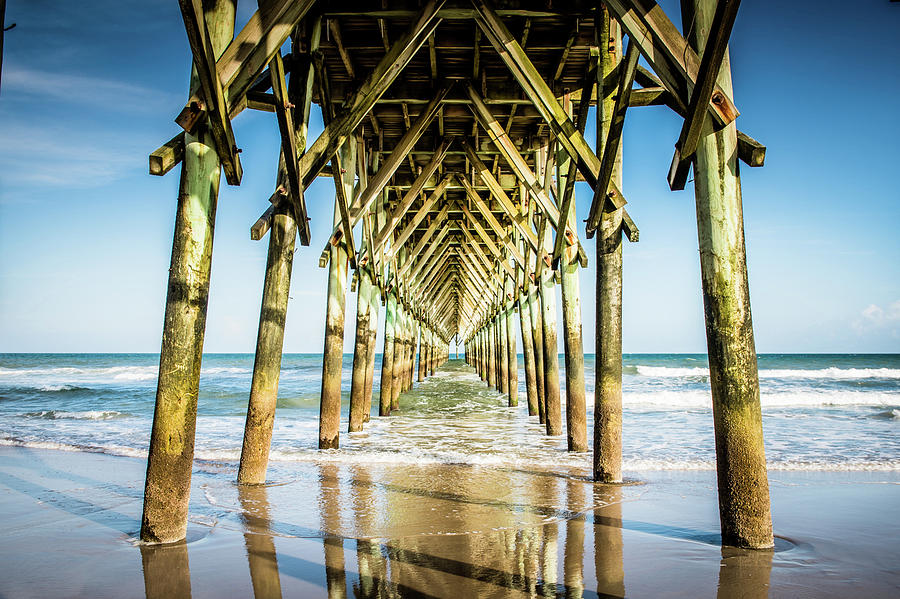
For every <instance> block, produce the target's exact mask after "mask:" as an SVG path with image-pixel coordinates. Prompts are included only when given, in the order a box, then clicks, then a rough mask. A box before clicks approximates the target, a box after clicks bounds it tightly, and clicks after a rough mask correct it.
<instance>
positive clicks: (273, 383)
mask: <svg viewBox="0 0 900 599" xmlns="http://www.w3.org/2000/svg"><path fill="white" fill-rule="evenodd" d="M291 212H292V210H291V207H290V205H289V204H288V202H281V203H279V204H278V206H276V207H275V212H274V215H273V217H272V227H271V229H270V230H269V254H268V258H267V261H266V276H265V282H264V284H263V296H262V307H261V308H260V313H259V332H258V333H257V337H256V358H255V360H254V362H253V378H252V381H251V383H250V402H249V405H248V407H247V421H246V424H245V426H244V442H243V445H242V447H241V461H240V467H239V469H238V483H241V484H262V483H264V482H266V468H267V467H268V464H269V449H270V446H271V444H272V427H273V426H274V424H275V404H276V402H277V401H278V379H279V375H280V373H281V352H282V348H283V344H284V323H285V318H286V316H287V305H288V296H289V294H290V290H291V267H292V265H293V260H294V240H295V238H296V237H297V224H296V223H295V222H294V217H293V216H292V215H291Z"/></svg>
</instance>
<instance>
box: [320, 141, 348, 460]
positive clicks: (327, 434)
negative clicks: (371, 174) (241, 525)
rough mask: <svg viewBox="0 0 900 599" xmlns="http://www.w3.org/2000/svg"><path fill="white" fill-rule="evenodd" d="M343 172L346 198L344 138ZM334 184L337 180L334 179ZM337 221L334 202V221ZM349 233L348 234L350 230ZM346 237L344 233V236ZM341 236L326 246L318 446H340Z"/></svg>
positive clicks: (343, 270)
mask: <svg viewBox="0 0 900 599" xmlns="http://www.w3.org/2000/svg"><path fill="white" fill-rule="evenodd" d="M338 153H339V154H340V159H341V164H343V165H344V173H343V176H342V181H341V183H342V184H343V185H344V193H345V196H346V197H348V198H352V197H353V183H354V178H355V177H356V143H355V140H352V139H351V140H348V141H347V142H346V143H344V144H343V145H342V146H341V147H340V149H338ZM335 184H337V182H335ZM340 222H341V214H340V210H339V209H338V206H337V201H335V207H334V223H335V225H338V224H339V223H340ZM351 234H352V233H351ZM345 237H346V236H345ZM345 237H342V238H341V241H339V242H338V243H337V244H336V245H331V246H329V248H328V251H329V253H330V254H331V258H330V259H329V261H328V296H327V300H326V301H327V305H326V313H325V348H324V349H323V351H322V354H323V355H322V395H321V400H320V403H319V449H337V448H338V447H339V446H340V434H341V432H340V427H341V369H342V367H343V361H344V310H345V307H346V302H345V295H346V291H347V260H348V256H347V244H346V242H345V241H344V239H345Z"/></svg>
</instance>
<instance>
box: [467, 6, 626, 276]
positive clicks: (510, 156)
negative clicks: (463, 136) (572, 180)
mask: <svg viewBox="0 0 900 599" xmlns="http://www.w3.org/2000/svg"><path fill="white" fill-rule="evenodd" d="M476 1H477V0H476ZM466 89H467V91H468V93H469V97H470V98H471V99H472V104H471V106H470V108H471V109H472V113H473V114H474V115H475V119H476V121H477V122H478V123H480V124H481V126H482V127H483V128H484V130H485V131H487V133H488V136H489V137H490V139H491V141H492V142H494V145H495V146H496V147H497V149H498V150H500V153H501V154H503V157H504V158H505V159H506V161H507V163H509V165H510V167H512V170H513V172H514V173H515V174H516V176H517V177H518V178H519V179H520V180H521V181H522V182H523V183H525V186H526V187H527V188H528V191H529V192H530V193H531V195H532V196H533V197H534V198H535V200H537V203H538V205H539V206H540V207H541V210H542V211H543V212H544V214H546V215H547V217H548V218H549V219H550V223H551V224H552V225H553V227H554V228H555V227H559V226H563V227H566V223H562V225H560V222H559V208H557V207H556V203H555V202H554V201H553V199H552V198H550V196H549V195H548V193H547V191H546V190H545V188H544V186H543V185H541V183H540V182H539V181H538V180H537V177H536V176H535V174H534V171H532V170H531V167H529V166H528V163H527V162H525V159H524V158H523V157H522V155H521V154H520V153H519V149H518V148H517V147H516V145H515V144H514V143H513V141H512V140H511V139H510V138H509V136H508V135H507V134H506V131H505V130H504V129H503V127H502V126H501V125H500V123H499V122H498V121H497V119H496V118H495V117H494V115H493V114H491V111H490V109H489V108H488V107H487V105H486V104H485V103H484V101H483V100H482V99H481V96H480V95H478V91H477V90H476V89H475V87H474V86H473V85H472V83H471V82H469V84H468V86H467V88H466ZM566 120H568V117H567V118H566ZM569 122H571V121H569ZM575 132H576V133H578V131H577V130H575ZM581 138H582V140H583V139H584V136H581ZM591 155H592V156H593V152H591ZM595 158H596V157H595ZM598 169H599V166H598ZM622 200H623V201H624V198H622ZM571 235H573V236H574V237H575V239H577V238H578V235H577V234H576V233H575V231H571ZM538 239H540V236H539V237H538ZM578 254H579V260H580V261H584V260H587V256H586V255H585V254H584V248H582V247H581V244H580V243H579V244H578Z"/></svg>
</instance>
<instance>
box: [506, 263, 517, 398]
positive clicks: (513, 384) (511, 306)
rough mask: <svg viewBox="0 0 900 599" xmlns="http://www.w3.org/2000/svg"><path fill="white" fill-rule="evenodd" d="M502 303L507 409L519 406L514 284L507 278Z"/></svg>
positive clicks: (513, 281)
mask: <svg viewBox="0 0 900 599" xmlns="http://www.w3.org/2000/svg"><path fill="white" fill-rule="evenodd" d="M503 291H504V294H503V295H504V301H506V302H507V304H506V314H505V318H506V326H505V329H506V363H507V367H506V372H507V376H508V380H509V382H508V383H507V385H506V391H507V395H508V396H509V401H508V404H509V407H511V408H514V407H516V406H518V405H519V365H518V359H517V356H516V314H515V312H516V310H515V308H516V302H515V295H514V293H515V291H516V282H515V280H513V279H512V278H510V277H507V279H506V284H505V285H504V288H503Z"/></svg>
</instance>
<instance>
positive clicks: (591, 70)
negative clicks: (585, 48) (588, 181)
mask: <svg viewBox="0 0 900 599" xmlns="http://www.w3.org/2000/svg"><path fill="white" fill-rule="evenodd" d="M597 58H599V52H598V50H597V49H596V48H592V49H591V59H590V60H589V61H588V67H587V70H586V72H585V75H584V85H583V87H582V89H581V99H580V101H579V102H578V116H577V117H576V118H575V128H576V129H577V130H578V132H579V133H580V134H582V135H584V128H585V127H586V126H587V117H588V109H589V108H590V105H591V90H592V89H593V87H594V83H595V81H596V79H597ZM598 95H599V94H598ZM565 104H568V105H564V106H563V109H564V110H565V111H566V112H567V113H568V112H569V111H570V110H571V106H570V105H571V97H570V96H569V94H566V97H565ZM568 163H569V166H568V169H567V173H566V177H565V183H566V184H565V186H564V187H563V189H561V190H560V191H562V201H561V202H560V208H559V220H560V221H562V222H564V223H569V222H570V221H573V220H574V218H575V216H574V213H573V211H574V209H575V174H576V169H577V167H578V163H577V160H575V159H574V157H572V156H571V155H569V156H568ZM557 167H559V164H558V163H557ZM602 169H603V167H602V163H601V172H602ZM560 175H561V173H557V178H559V176H560ZM606 195H607V194H606V193H605V190H604V194H603V196H606ZM565 232H566V229H565V228H563V229H557V230H556V239H555V240H554V242H553V258H552V263H553V268H554V270H558V269H559V263H560V260H562V255H563V251H564V250H565V249H566V248H567V247H568V246H570V245H574V244H575V243H577V239H575V240H572V239H568V238H567V236H566V234H565Z"/></svg>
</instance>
